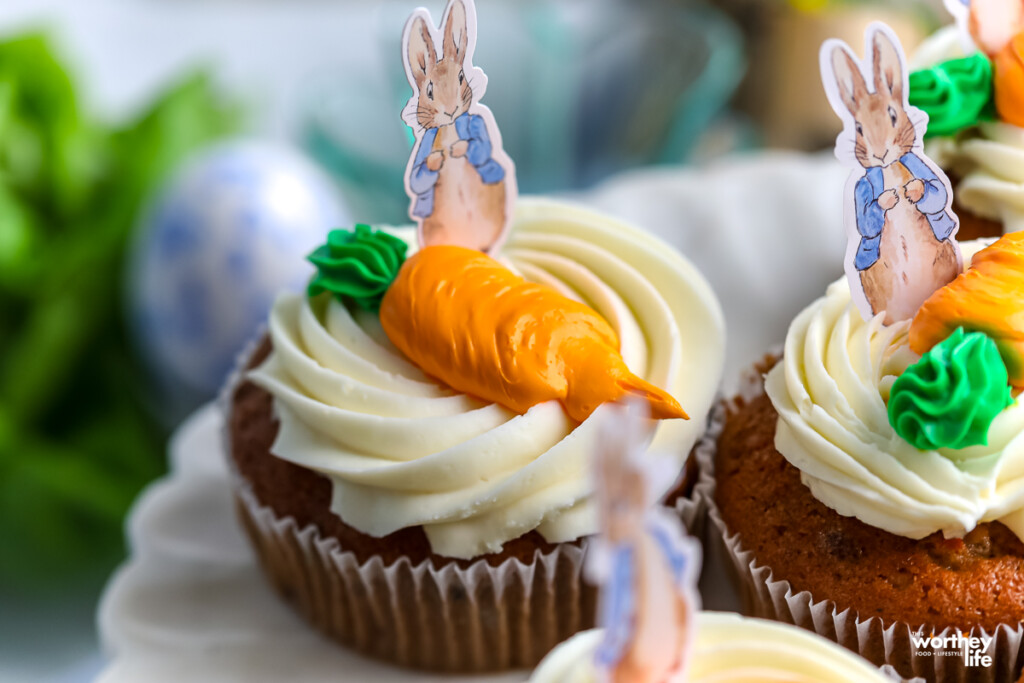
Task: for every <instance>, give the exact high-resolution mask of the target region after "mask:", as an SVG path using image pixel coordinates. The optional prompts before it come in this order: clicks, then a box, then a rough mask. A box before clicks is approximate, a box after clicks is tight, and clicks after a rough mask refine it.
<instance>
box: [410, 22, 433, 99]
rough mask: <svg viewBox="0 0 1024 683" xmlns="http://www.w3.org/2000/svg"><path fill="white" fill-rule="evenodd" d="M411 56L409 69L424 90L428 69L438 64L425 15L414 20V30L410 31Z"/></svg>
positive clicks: (418, 85)
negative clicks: (424, 18)
mask: <svg viewBox="0 0 1024 683" xmlns="http://www.w3.org/2000/svg"><path fill="white" fill-rule="evenodd" d="M407 50H408V52H407V54H408V57H409V69H410V71H411V72H412V77H413V79H414V80H415V81H416V86H417V87H418V88H419V89H420V90H422V89H423V82H424V81H425V80H426V79H427V69H428V68H429V67H430V66H431V65H433V64H437V53H436V52H435V51H434V39H433V38H432V37H431V36H430V29H429V28H428V27H427V22H426V21H424V20H423V17H416V18H415V19H413V21H412V30H410V31H409V45H408V46H407Z"/></svg>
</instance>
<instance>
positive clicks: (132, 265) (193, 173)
mask: <svg viewBox="0 0 1024 683" xmlns="http://www.w3.org/2000/svg"><path fill="white" fill-rule="evenodd" d="M350 223H351V221H350V220H349V217H348V216H346V213H345V211H344V210H343V209H342V208H341V206H340V204H339V200H338V198H337V195H336V192H335V189H334V188H333V186H332V185H331V183H330V181H329V180H327V178H326V177H325V176H324V175H323V174H322V173H321V172H320V171H319V170H318V169H317V168H316V167H314V166H313V165H312V164H311V163H310V162H309V161H307V160H306V159H305V158H304V157H303V156H302V155H301V154H300V153H299V152H297V151H295V150H293V149H291V148H288V147H284V146H278V145H274V144H269V143H259V142H231V143H226V144H223V145H220V146H217V147H213V148H211V149H209V150H208V151H206V152H204V153H203V154H201V155H200V156H198V157H196V158H195V159H194V160H193V161H191V162H190V163H188V164H186V165H185V166H184V167H183V168H182V169H181V171H180V172H179V173H177V174H176V175H175V177H173V178H172V179H171V181H170V182H169V183H168V185H167V186H166V188H165V189H164V191H163V192H162V193H161V194H160V195H159V196H158V197H157V198H156V201H155V203H154V204H153V206H152V208H151V210H150V211H149V212H148V213H147V214H146V217H145V219H144V221H143V225H141V226H140V229H139V232H138V237H137V241H136V244H135V245H134V249H133V252H132V254H131V257H130V261H129V273H128V279H127V299H128V308H129V320H130V326H131V329H132V332H133V336H134V338H135V342H136V344H137V348H138V350H139V352H140V353H141V354H142V356H143V358H144V359H145V361H146V362H147V364H148V365H149V367H150V369H151V370H152V372H153V374H154V376H155V378H156V379H157V380H158V383H159V384H160V385H161V388H162V390H163V391H164V392H165V393H169V394H172V395H173V396H171V398H170V402H172V403H175V404H178V405H180V404H182V403H183V402H185V403H192V404H194V403H196V402H197V401H198V400H202V399H203V398H208V397H211V396H213V395H214V394H215V393H216V392H217V390H218V388H219V387H220V386H221V384H222V382H223V381H224V379H225V378H226V376H227V375H228V373H229V372H230V370H231V368H232V366H233V363H234V360H235V358H236V356H237V354H238V353H239V351H240V350H241V349H242V347H243V346H244V345H245V344H246V342H247V341H248V340H250V339H251V338H252V337H253V335H254V334H255V333H256V332H257V330H258V329H259V327H260V325H261V324H263V323H264V322H265V320H266V317H267V312H268V310H269V309H270V305H271V303H272V302H273V300H274V297H275V296H276V295H277V294H278V293H279V292H281V291H282V290H294V291H299V290H301V289H302V288H303V287H304V286H305V284H306V282H307V281H308V279H309V277H310V275H311V274H312V270H313V269H312V266H311V265H310V264H309V263H308V262H307V261H306V260H305V257H306V255H307V254H309V252H311V251H312V250H313V249H315V248H316V246H317V245H318V244H320V243H321V242H323V240H324V237H325V235H326V234H327V232H328V230H330V229H331V228H335V227H339V226H347V225H349V224H350ZM164 399H165V401H166V400H167V397H166V396H165V397H164Z"/></svg>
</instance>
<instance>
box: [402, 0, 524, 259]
mask: <svg viewBox="0 0 1024 683" xmlns="http://www.w3.org/2000/svg"><path fill="white" fill-rule="evenodd" d="M442 25H443V26H444V31H443V35H442V34H441V33H439V31H438V29H437V28H436V27H435V26H434V22H433V20H432V19H431V18H430V12H428V11H427V10H426V9H424V8H422V7H421V8H419V9H417V10H416V11H415V12H413V13H412V16H410V17H409V20H408V21H407V22H406V24H405V30H404V32H403V34H402V59H403V61H404V63H405V73H406V76H407V77H408V79H409V84H410V85H411V86H412V89H413V95H412V97H410V98H409V101H408V103H407V104H406V106H405V108H404V109H403V111H402V119H403V120H404V121H405V122H406V124H408V126H409V127H410V128H412V130H413V133H414V134H415V136H416V143H415V145H414V146H413V152H412V155H411V156H410V157H409V163H408V165H407V166H406V172H405V191H406V193H407V194H408V195H409V198H410V200H411V203H410V208H409V215H410V217H411V218H412V219H413V220H414V221H416V222H417V223H418V225H419V231H418V236H419V243H420V246H421V247H426V246H430V245H433V244H451V245H459V246H464V247H469V248H472V249H479V250H481V251H485V252H488V253H492V254H493V253H494V252H496V251H497V250H498V249H499V248H500V246H501V244H502V243H503V242H504V240H505V237H506V235H507V233H508V229H509V224H510V222H511V218H512V209H513V206H514V204H515V200H516V195H517V189H516V174H515V166H514V165H513V163H512V160H511V159H510V158H509V156H508V155H507V154H506V153H505V150H504V149H503V148H502V144H501V131H499V130H498V125H497V124H496V123H495V121H494V115H493V114H492V113H491V110H490V109H488V108H487V107H486V106H484V105H483V104H480V98H482V97H483V95H484V91H485V90H486V88H487V76H486V75H485V74H484V72H483V70H482V69H480V68H478V67H475V66H473V50H474V48H475V46H476V35H477V33H476V29H477V23H476V6H475V5H474V3H473V0H450V1H449V3H448V6H447V7H446V8H445V12H444V16H443V17H442Z"/></svg>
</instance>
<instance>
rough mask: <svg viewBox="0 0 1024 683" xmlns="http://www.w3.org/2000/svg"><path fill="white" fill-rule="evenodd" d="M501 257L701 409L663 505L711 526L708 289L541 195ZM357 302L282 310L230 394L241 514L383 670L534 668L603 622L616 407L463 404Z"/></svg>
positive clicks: (627, 358) (682, 428) (677, 260)
mask: <svg viewBox="0 0 1024 683" xmlns="http://www.w3.org/2000/svg"><path fill="white" fill-rule="evenodd" d="M381 234H383V235H386V236H387V237H386V238H383V239H387V240H388V244H396V243H397V241H398V240H408V241H409V242H410V243H411V241H412V237H413V235H412V230H410V229H399V230H391V231H387V232H384V233H381ZM339 239H340V238H339ZM378 239H382V238H378ZM405 245H406V242H404V241H403V242H402V243H401V246H400V247H399V248H398V250H399V251H401V250H402V247H404V246H405ZM410 250H411V247H410ZM481 256H482V255H481ZM485 258H486V257H485ZM501 258H502V262H504V263H506V264H507V265H508V267H509V268H511V269H512V270H514V271H515V272H518V273H520V274H522V275H523V276H525V277H526V278H527V279H528V280H529V281H531V282H536V283H542V285H543V286H544V287H545V288H546V289H549V290H550V291H552V292H558V293H560V294H561V295H563V296H564V297H566V298H567V299H569V300H570V301H574V302H576V301H583V302H586V303H588V304H589V305H590V306H593V308H594V310H595V311H597V312H598V313H599V314H600V315H601V317H602V318H603V319H604V320H607V321H608V323H609V324H610V325H611V327H612V329H613V330H614V333H615V335H616V336H617V338H618V340H619V351H620V352H621V357H622V361H620V362H624V363H625V365H626V366H628V368H629V369H630V371H631V374H632V375H633V376H635V377H637V378H642V380H643V382H644V383H645V384H647V385H649V386H650V387H653V388H657V387H663V388H664V393H665V394H667V395H669V396H671V397H675V398H676V399H678V401H679V404H678V405H681V406H683V407H684V409H685V411H686V412H687V413H688V414H689V416H690V419H689V420H683V419H664V420H660V421H658V422H657V423H655V426H654V428H653V430H652V432H651V434H650V439H651V441H650V443H651V447H652V449H655V450H657V451H658V452H662V453H665V454H667V457H669V458H671V460H672V469H673V470H674V472H675V474H674V475H673V476H671V477H668V478H666V479H665V480H664V481H662V482H660V484H661V487H662V491H661V494H662V495H663V496H664V497H665V498H666V502H667V503H668V504H670V505H673V506H676V507H677V508H678V509H679V511H680V512H681V514H683V516H684V518H685V519H686V520H687V521H688V522H689V523H691V524H696V522H697V519H698V517H699V510H698V508H697V506H696V505H695V504H693V503H692V502H691V501H689V500H688V499H687V498H686V494H687V493H688V489H689V487H690V486H691V484H692V477H691V478H687V477H684V476H683V475H684V473H685V472H686V471H687V463H688V462H689V458H688V455H689V453H690V450H691V447H692V446H693V445H694V443H695V442H696V440H697V439H698V437H699V436H700V435H701V434H702V432H703V430H704V423H705V419H704V418H705V416H706V415H707V413H708V411H709V410H710V407H711V405H712V401H713V399H714V396H715V392H716V389H717V386H718V381H719V376H720V373H721V368H722V364H723V332H722V329H723V323H722V316H721V312H720V310H719V308H718V305H717V303H716V300H715V298H714V296H713V294H712V293H711V290H710V288H709V287H708V285H707V283H706V282H705V281H704V280H703V278H702V277H701V276H700V275H699V274H698V273H697V271H696V270H695V269H694V268H693V266H692V265H690V264H689V263H687V262H686V261H685V260H684V259H683V258H682V257H681V256H679V255H678V254H676V253H675V252H674V251H673V250H671V249H670V248H668V247H667V246H666V245H664V244H662V243H661V242H659V241H658V240H656V239H655V238H653V237H651V236H649V235H648V234H646V233H644V232H642V231H640V230H637V229H635V228H632V227H629V226H626V225H623V224H621V223H619V222H617V221H614V220H612V219H609V218H606V217H603V216H600V215H598V214H595V213H591V212H589V211H585V210H582V209H579V208H576V207H572V206H569V205H565V204H559V203H555V202H551V201H547V200H539V199H537V200H534V199H523V200H521V201H520V202H519V205H518V209H517V213H516V219H515V222H514V226H513V229H512V232H511V235H510V236H509V239H508V242H507V245H506V246H505V248H504V249H503V250H502V252H501ZM373 279H374V278H373V277H369V276H368V277H367V281H371V280H373ZM357 289H358V288H357ZM347 300H348V302H349V303H348V304H346V303H343V301H341V300H339V299H338V298H337V297H334V296H332V295H330V294H329V293H325V294H323V295H318V296H314V297H308V296H294V295H286V296H283V297H282V298H281V299H279V300H278V302H277V304H276V305H275V306H274V310H273V312H272V313H271V317H270V323H269V334H268V337H267V338H266V339H265V340H264V341H263V342H262V343H261V344H260V348H259V349H258V350H257V351H256V353H255V355H253V356H252V357H251V358H250V359H249V360H248V361H247V362H246V366H247V368H248V371H247V372H246V373H245V374H244V375H243V376H241V377H239V379H238V380H237V382H236V383H235V384H234V385H232V387H231V389H230V391H229V394H228V396H227V400H228V412H229V415H228V448H229V449H230V455H231V458H232V461H233V463H234V467H235V469H236V471H237V473H238V475H239V476H238V484H239V486H238V495H239V500H240V503H241V504H240V510H241V514H242V518H243V521H245V523H246V528H247V530H248V531H249V533H250V535H251V536H252V537H253V540H254V542H255V546H256V549H257V551H258V554H259V557H260V560H261V562H262V563H263V565H264V567H265V568H266V569H267V571H268V573H269V574H270V576H271V578H272V579H273V581H274V583H275V585H276V586H277V587H278V589H279V590H280V591H281V592H282V593H283V594H284V595H285V596H286V597H288V598H289V599H290V600H292V601H294V602H295V603H296V604H297V605H298V607H299V609H300V610H301V611H302V612H304V613H305V614H306V615H307V616H308V617H309V618H310V619H311V621H312V622H313V623H314V624H315V625H316V626H317V627H319V628H321V629H323V630H325V631H326V632H328V633H329V634H330V635H332V636H334V637H335V638H337V639H339V640H340V641H342V642H345V643H348V644H350V645H353V646H355V647H356V648H358V649H360V650H362V651H364V652H367V653H368V654H371V655H374V656H378V657H381V658H384V659H389V660H391V661H395V662H399V663H403V664H407V665H410V666H417V667H423V668H433V669H444V670H484V669H500V668H508V667H517V666H530V665H533V664H535V663H536V662H537V661H538V660H539V659H540V657H542V656H543V655H544V654H545V653H546V652H547V651H548V650H549V649H550V648H551V647H552V646H553V645H554V644H555V643H557V642H559V641H561V640H563V639H565V638H566V637H567V636H569V635H571V634H572V633H573V632H575V631H577V630H580V629H582V628H586V627H588V626H590V625H592V620H593V609H594V595H593V591H592V589H590V588H589V587H588V586H587V585H586V584H584V583H583V582H582V580H581V577H580V560H581V558H582V549H581V544H582V543H583V540H584V539H585V538H586V537H587V536H588V535H590V534H592V533H593V532H594V531H595V530H596V518H595V513H594V510H593V503H592V489H591V485H590V481H589V478H588V475H587V469H586V466H585V465H586V456H587V453H588V451H589V449H590V448H591V447H592V445H593V443H594V433H595V432H594V425H595V421H594V417H595V416H596V417H600V415H599V414H600V413H601V411H602V409H601V408H600V407H599V406H598V405H592V406H590V407H591V408H592V409H593V413H594V415H590V416H582V415H580V416H574V415H572V414H570V413H569V412H568V411H567V409H566V407H565V406H564V405H563V403H561V402H559V401H558V400H545V401H542V402H539V403H537V404H536V405H533V406H531V407H529V408H528V409H525V410H516V409H514V408H512V407H510V406H509V405H502V403H499V402H497V401H495V400H494V399H482V398H480V397H479V396H475V395H472V394H469V393H466V392H464V391H459V390H456V389H453V388H452V387H450V386H448V385H446V384H445V383H444V382H442V381H438V380H437V379H436V378H431V377H430V376H429V375H427V374H425V373H424V371H423V369H422V368H421V367H418V366H417V365H416V364H414V363H413V362H411V360H410V359H409V357H408V356H407V355H406V354H405V353H403V352H402V351H400V350H399V349H397V348H396V347H395V345H394V344H393V342H392V341H391V339H390V338H389V335H388V334H387V333H385V331H384V329H383V327H382V324H381V323H382V320H381V317H382V315H383V313H382V314H380V315H378V314H377V313H376V312H373V311H371V310H367V309H365V308H363V307H361V306H360V305H359V304H358V303H355V302H354V301H353V300H352V299H347ZM488 312H489V311H488V304H487V302H486V301H484V300H483V299H482V297H480V298H479V311H478V313H479V314H480V315H481V316H483V315H486V314H487V313H488ZM464 324H466V325H473V324H476V321H474V320H472V319H466V320H465V321H464ZM424 334H425V333H424V332H423V331H422V330H421V331H419V332H418V333H416V334H415V335H412V336H410V337H408V339H410V340H412V342H411V343H420V344H424V343H426V341H425V339H424V336H423V335H424ZM490 343H496V344H499V345H500V344H505V343H509V340H508V339H507V338H501V337H492V341H491V342H490ZM526 360H528V359H526ZM590 372H596V371H593V370H591V371H590ZM597 379H598V376H597V375H596V374H594V375H593V380H594V381H596V380H597ZM577 381H583V382H587V381H591V377H582V378H578V379H577ZM580 418H582V419H580Z"/></svg>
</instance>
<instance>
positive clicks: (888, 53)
mask: <svg viewBox="0 0 1024 683" xmlns="http://www.w3.org/2000/svg"><path fill="white" fill-rule="evenodd" d="M865 44H866V48H865V55H866V56H865V58H864V60H863V61H861V60H859V59H857V57H856V56H855V55H854V53H853V52H852V50H851V49H850V47H849V46H848V45H846V43H844V42H842V41H841V40H837V39H835V38H833V39H830V40H827V41H825V43H824V44H823V45H822V47H821V53H820V55H819V61H820V65H821V78H822V82H823V83H824V86H825V93H826V94H827V96H828V100H829V103H831V105H832V108H833V109H834V110H835V112H836V114H838V115H839V118H840V119H841V120H842V122H843V130H842V132H841V133H840V134H839V136H838V137H837V138H836V149H835V154H836V158H838V159H839V161H841V162H842V163H844V164H846V165H848V166H850V167H851V168H854V169H855V170H853V171H852V172H851V174H850V179H849V181H848V182H847V185H846V202H845V203H846V207H845V209H846V211H845V224H846V232H847V237H848V243H847V244H848V246H847V250H846V259H845V266H846V276H847V279H848V280H849V283H850V291H851V293H852V296H853V300H854V302H855V303H856V304H857V307H858V308H859V309H860V311H861V313H862V314H863V315H864V317H865V318H866V319H870V318H872V317H874V316H875V315H878V314H880V313H882V312H884V313H885V318H884V323H885V324H886V325H889V324H892V323H894V322H897V321H900V320H907V319H910V318H913V317H914V314H915V313H916V312H917V309H918V308H920V306H921V304H923V303H924V302H925V300H926V299H927V298H928V297H929V296H931V294H932V293H933V292H935V291H936V290H937V289H939V288H941V287H942V286H944V285H946V284H947V283H949V282H950V281H951V280H953V279H954V278H955V277H956V276H957V275H958V274H959V273H960V271H961V269H962V265H963V257H962V256H961V254H960V247H959V245H958V244H957V242H956V233H957V230H958V229H959V227H960V224H959V220H958V219H957V217H956V215H955V214H954V213H953V210H952V208H951V207H952V204H953V190H952V187H951V186H950V183H949V179H948V178H947V177H946V175H945V173H943V172H942V170H941V169H939V167H938V166H936V165H935V163H934V162H933V161H932V160H931V159H929V158H928V157H927V156H926V155H925V153H924V133H925V130H926V128H927V125H928V116H927V114H925V113H924V112H923V111H921V110H920V109H918V108H917V107H912V106H911V105H910V103H909V102H908V101H907V98H908V94H909V91H910V87H909V84H908V73H907V66H906V57H905V56H904V54H903V48H902V47H901V45H900V43H899V40H898V39H897V38H896V35H895V33H893V31H892V29H891V28H889V27H888V26H886V25H885V24H883V23H880V22H875V23H873V24H871V25H870V26H869V27H868V29H867V32H866V35H865ZM869 83H870V84H871V85H869Z"/></svg>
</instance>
